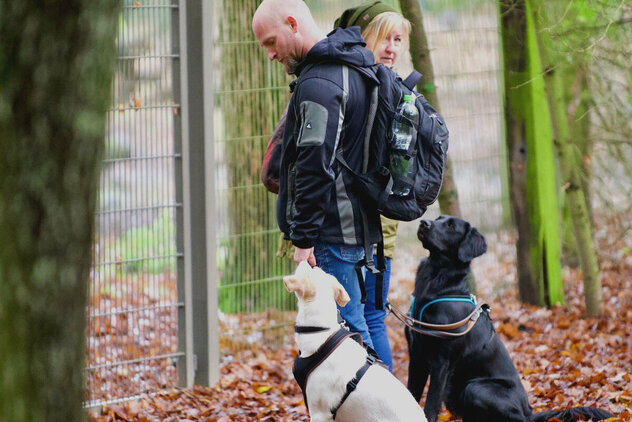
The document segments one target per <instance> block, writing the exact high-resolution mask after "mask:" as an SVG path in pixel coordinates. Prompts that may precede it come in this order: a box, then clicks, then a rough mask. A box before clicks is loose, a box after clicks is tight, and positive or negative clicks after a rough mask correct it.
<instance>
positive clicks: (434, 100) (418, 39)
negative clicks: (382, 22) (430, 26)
mask: <svg viewBox="0 0 632 422" xmlns="http://www.w3.org/2000/svg"><path fill="white" fill-rule="evenodd" d="M399 5H400V7H401V9H402V15H404V16H405V17H406V19H408V20H409V21H410V23H411V24H412V31H411V34H410V55H411V57H412V60H413V66H414V67H415V69H416V70H417V71H418V72H419V73H421V74H422V75H423V78H422V79H421V82H422V84H421V86H418V87H417V88H418V89H419V92H421V93H422V94H423V95H424V96H425V97H426V99H427V100H428V102H429V103H430V104H432V105H433V107H434V108H435V109H437V111H440V110H441V108H440V107H439V99H438V97H437V90H436V87H435V83H434V71H433V68H432V60H431V59H430V49H429V48H428V38H427V37H426V32H425V30H424V23H423V17H422V14H421V7H420V6H419V1H418V0H400V1H399ZM439 208H440V209H441V213H442V214H450V215H453V216H455V217H461V207H460V205H459V193H458V191H457V188H456V184H455V183H454V176H453V173H452V159H451V158H450V154H448V161H447V165H446V169H445V174H444V178H443V186H442V188H441V192H440V193H439Z"/></svg>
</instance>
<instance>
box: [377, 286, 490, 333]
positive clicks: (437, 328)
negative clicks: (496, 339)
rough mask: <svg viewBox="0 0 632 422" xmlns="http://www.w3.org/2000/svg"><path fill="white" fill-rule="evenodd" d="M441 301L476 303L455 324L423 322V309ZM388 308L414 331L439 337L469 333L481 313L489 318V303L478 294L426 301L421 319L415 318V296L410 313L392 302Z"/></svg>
mask: <svg viewBox="0 0 632 422" xmlns="http://www.w3.org/2000/svg"><path fill="white" fill-rule="evenodd" d="M439 302H466V303H471V304H472V305H474V310H473V311H472V312H471V313H470V314H469V315H468V316H466V317H465V318H463V319H462V320H461V321H457V322H455V323H453V324H430V323H427V322H422V321H421V317H422V316H423V311H424V310H425V309H426V308H427V307H428V306H430V305H432V304H435V303H439ZM386 308H387V309H388V310H389V311H390V312H391V313H392V314H393V315H395V317H396V318H397V319H399V320H400V321H401V322H403V323H404V325H406V326H407V327H408V328H410V329H411V330H413V331H416V332H418V333H420V334H423V335H427V336H431V337H439V338H444V339H448V338H455V337H462V336H464V335H466V334H467V333H469V332H470V331H471V330H472V328H474V326H475V325H476V322H477V321H478V319H479V317H480V316H481V315H485V316H486V317H487V318H489V310H490V308H489V305H488V304H487V303H486V302H485V301H482V300H481V301H477V300H476V296H474V295H469V296H446V297H441V298H438V299H434V300H431V301H428V302H427V303H424V305H423V306H422V308H421V310H420V311H419V319H415V318H414V315H415V298H414V297H413V301H412V303H411V304H410V310H409V311H408V314H404V313H403V312H402V311H400V310H399V309H397V308H396V307H395V306H393V305H392V304H391V303H387V304H386ZM456 329H463V331H460V332H454V330H456Z"/></svg>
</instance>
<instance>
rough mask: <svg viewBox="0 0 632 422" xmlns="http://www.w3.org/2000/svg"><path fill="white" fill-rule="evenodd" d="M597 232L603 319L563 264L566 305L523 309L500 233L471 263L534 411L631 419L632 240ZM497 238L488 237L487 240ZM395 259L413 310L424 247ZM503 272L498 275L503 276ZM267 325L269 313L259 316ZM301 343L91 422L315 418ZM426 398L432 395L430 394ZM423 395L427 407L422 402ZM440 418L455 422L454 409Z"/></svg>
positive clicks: (396, 349)
mask: <svg viewBox="0 0 632 422" xmlns="http://www.w3.org/2000/svg"><path fill="white" fill-rule="evenodd" d="M602 223H604V224H602V227H608V229H601V230H598V231H597V233H596V243H597V244H598V246H599V247H598V250H599V251H600V252H599V261H600V269H601V280H602V284H603V299H604V316H603V317H601V318H585V317H584V311H585V306H584V300H583V298H584V289H583V284H582V280H581V272H580V271H579V270H577V269H571V268H568V267H564V269H563V280H564V290H565V297H566V303H565V305H559V306H554V307H552V308H539V307H534V306H530V305H526V304H523V303H521V302H520V301H519V300H518V293H517V288H516V286H515V280H516V276H515V273H516V270H515V248H513V239H512V238H511V236H508V235H505V236H504V237H503V235H500V236H499V237H497V238H494V239H493V242H489V243H490V244H491V245H494V246H493V247H492V248H491V249H490V250H489V251H488V252H487V254H486V255H485V256H484V257H483V258H480V261H481V262H475V263H474V265H473V266H474V271H475V274H476V278H477V283H478V295H479V297H481V298H483V299H485V300H486V301H487V302H489V303H490V304H491V307H492V311H491V317H492V321H493V322H494V326H495V327H496V331H497V332H498V333H499V336H500V338H501V339H502V340H503V342H504V344H505V346H506V347H507V349H508V351H509V354H510V355H511V357H512V359H513V362H514V364H515V366H516V368H517V370H518V373H519V374H520V376H521V378H522V381H523V384H524V386H525V389H526V390H527V391H528V394H529V401H530V403H531V405H532V406H533V407H534V410H535V411H541V410H547V409H562V408H568V407H574V406H596V407H599V408H602V409H605V410H608V411H610V412H611V413H613V414H614V415H615V417H614V418H612V419H609V421H631V420H632V375H631V374H632V233H631V232H630V230H629V228H628V227H624V226H622V224H623V223H621V221H620V220H618V221H608V222H602ZM488 240H490V239H488ZM400 255H401V256H400V257H398V258H397V259H396V261H395V262H394V265H393V268H394V273H393V276H392V281H391V289H390V292H389V299H390V300H391V302H393V303H394V304H395V305H397V306H399V307H400V308H401V309H406V307H407V306H408V305H409V303H410V292H411V291H412V287H413V284H414V273H415V270H416V265H417V263H418V262H419V259H420V258H421V257H422V256H423V252H422V249H421V247H412V248H406V252H405V253H402V254H400ZM499 275H500V278H499ZM261 317H262V318H265V315H262V316H261ZM386 322H387V326H388V335H389V339H390V341H391V346H392V350H393V362H394V373H395V375H396V376H397V378H398V379H400V380H401V381H402V382H403V383H404V384H406V381H407V372H408V354H407V349H406V340H405V338H404V335H403V328H402V325H401V323H400V322H399V321H398V320H397V319H395V318H394V317H393V316H392V315H389V316H387V318H386ZM296 352H297V350H296V345H295V343H294V340H293V338H292V336H291V335H289V336H288V337H287V341H285V342H284V344H283V345H282V346H280V347H279V346H277V347H267V346H263V345H261V344H258V345H256V346H253V347H250V348H248V349H247V350H240V351H235V352H224V357H223V359H222V363H221V367H220V373H221V375H220V376H221V378H220V381H219V383H218V384H217V385H216V386H214V387H203V386H194V387H193V388H191V389H178V388H173V389H168V390H164V391H162V392H160V393H155V394H151V395H145V396H143V397H141V398H140V399H138V400H134V401H129V402H125V403H119V404H115V405H111V406H103V407H102V408H101V409H99V411H93V412H91V413H90V419H91V420H92V421H99V422H112V421H138V422H153V421H163V422H184V421H204V422H211V421H218V422H226V421H308V420H309V416H308V413H307V410H306V408H305V405H304V403H303V396H302V394H301V391H300V389H299V387H298V385H297V384H296V382H295V381H294V379H293V376H292V371H291V368H292V363H293V360H294V357H295V356H296ZM424 397H425V395H424ZM423 400H424V399H423V398H422V405H423ZM440 420H442V421H457V420H460V419H459V418H456V417H454V416H452V415H450V413H449V412H448V411H447V410H445V409H444V410H443V412H442V413H441V415H440Z"/></svg>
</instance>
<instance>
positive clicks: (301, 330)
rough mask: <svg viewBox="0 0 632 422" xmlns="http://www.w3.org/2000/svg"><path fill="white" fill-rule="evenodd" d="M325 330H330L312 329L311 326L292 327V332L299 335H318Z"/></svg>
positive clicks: (323, 328)
mask: <svg viewBox="0 0 632 422" xmlns="http://www.w3.org/2000/svg"><path fill="white" fill-rule="evenodd" d="M327 330H331V327H314V326H312V325H296V326H294V332H295V333H299V334H309V333H320V332H322V331H327Z"/></svg>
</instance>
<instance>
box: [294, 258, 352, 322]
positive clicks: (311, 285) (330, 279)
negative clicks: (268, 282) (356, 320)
mask: <svg viewBox="0 0 632 422" xmlns="http://www.w3.org/2000/svg"><path fill="white" fill-rule="evenodd" d="M283 283H284V284H285V288H286V289H287V290H288V292H294V293H295V294H296V297H297V298H298V315H297V317H296V321H297V323H301V324H307V323H309V324H327V326H330V325H336V324H337V321H338V314H337V312H336V303H338V305H340V306H345V305H346V304H347V303H348V302H349V300H350V299H349V295H348V294H347V292H346V291H345V289H344V287H342V285H341V284H340V283H339V282H338V280H336V278H335V277H334V276H332V275H329V274H327V273H326V272H324V271H323V270H321V269H320V268H318V267H314V268H312V267H311V266H310V265H309V264H308V263H307V261H303V262H301V263H300V264H299V265H298V267H297V268H296V271H295V272H294V275H288V276H285V277H283ZM331 321H333V323H331Z"/></svg>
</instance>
